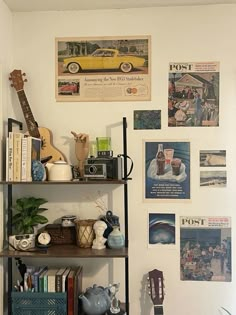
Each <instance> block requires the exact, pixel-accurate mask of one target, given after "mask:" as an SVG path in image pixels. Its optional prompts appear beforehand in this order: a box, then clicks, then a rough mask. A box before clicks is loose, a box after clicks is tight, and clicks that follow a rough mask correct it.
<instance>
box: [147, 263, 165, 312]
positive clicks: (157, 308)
mask: <svg viewBox="0 0 236 315" xmlns="http://www.w3.org/2000/svg"><path fill="white" fill-rule="evenodd" d="M148 282H149V284H148V287H149V290H150V291H149V294H150V296H151V299H152V303H153V305H154V315H163V314H164V312H163V301H164V284H163V272H162V271H160V270H157V269H154V270H152V271H149V273H148Z"/></svg>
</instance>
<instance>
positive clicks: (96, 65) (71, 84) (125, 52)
mask: <svg viewBox="0 0 236 315" xmlns="http://www.w3.org/2000/svg"><path fill="white" fill-rule="evenodd" d="M55 50H56V57H55V60H56V66H55V69H56V100H57V101H76V102H78V101H83V102H84V101H90V102H91V101H94V102H98V101H136V100H137V101H141V100H150V99H151V91H150V87H151V82H150V80H151V74H150V69H151V64H150V62H151V59H150V36H135V37H94V38H93V37H86V38H84V37H83V38H79V37H78V38H56V49H55Z"/></svg>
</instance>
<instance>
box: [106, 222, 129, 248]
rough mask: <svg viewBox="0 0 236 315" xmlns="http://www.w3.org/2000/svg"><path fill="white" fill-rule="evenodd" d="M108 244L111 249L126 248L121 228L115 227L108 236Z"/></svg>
mask: <svg viewBox="0 0 236 315" xmlns="http://www.w3.org/2000/svg"><path fill="white" fill-rule="evenodd" d="M107 244H108V246H109V247H110V248H122V247H124V246H125V238H124V235H123V234H122V232H121V231H120V229H119V226H113V230H112V232H111V233H110V234H109V236H108V239H107Z"/></svg>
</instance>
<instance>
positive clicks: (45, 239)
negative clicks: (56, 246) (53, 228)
mask: <svg viewBox="0 0 236 315" xmlns="http://www.w3.org/2000/svg"><path fill="white" fill-rule="evenodd" d="M50 241H51V236H50V234H48V233H47V232H42V233H40V234H39V235H38V243H39V244H40V245H45V246H46V245H48V244H49V243H50Z"/></svg>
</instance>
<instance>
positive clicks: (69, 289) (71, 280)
mask: <svg viewBox="0 0 236 315" xmlns="http://www.w3.org/2000/svg"><path fill="white" fill-rule="evenodd" d="M67 298H68V303H67V306H68V307H67V311H68V314H67V315H74V276H72V277H68V279H67Z"/></svg>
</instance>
